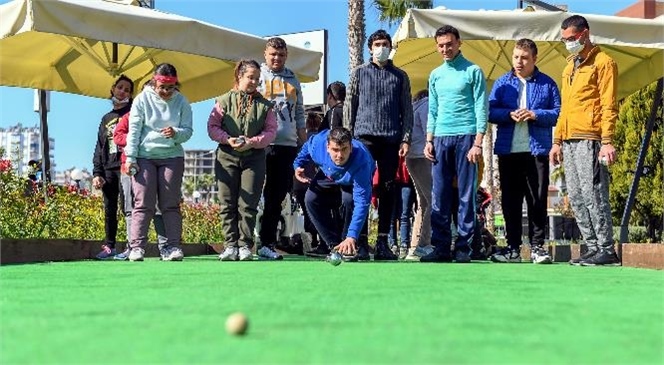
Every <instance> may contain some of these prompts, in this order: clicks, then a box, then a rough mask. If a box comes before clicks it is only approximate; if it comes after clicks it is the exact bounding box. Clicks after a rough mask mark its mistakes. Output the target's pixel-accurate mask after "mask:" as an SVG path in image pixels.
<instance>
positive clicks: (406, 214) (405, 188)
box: [387, 184, 415, 247]
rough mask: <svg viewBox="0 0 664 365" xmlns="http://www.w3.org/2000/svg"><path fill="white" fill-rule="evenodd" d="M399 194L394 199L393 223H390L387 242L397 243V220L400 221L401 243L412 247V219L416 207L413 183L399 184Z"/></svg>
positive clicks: (403, 245) (402, 245)
mask: <svg viewBox="0 0 664 365" xmlns="http://www.w3.org/2000/svg"><path fill="white" fill-rule="evenodd" d="M396 190H397V191H400V193H401V194H397V195H396V197H395V199H394V210H393V211H392V225H390V234H389V236H388V238H387V242H388V243H389V244H390V246H392V245H395V244H396V243H397V241H396V236H397V224H396V223H397V221H398V222H399V245H400V246H401V247H410V229H411V227H410V226H411V225H410V220H411V218H412V217H413V208H414V207H415V191H414V189H413V185H412V184H405V185H397V188H396Z"/></svg>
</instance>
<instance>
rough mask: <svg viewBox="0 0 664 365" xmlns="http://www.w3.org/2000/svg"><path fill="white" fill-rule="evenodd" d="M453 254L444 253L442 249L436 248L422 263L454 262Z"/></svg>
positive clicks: (421, 260)
mask: <svg viewBox="0 0 664 365" xmlns="http://www.w3.org/2000/svg"><path fill="white" fill-rule="evenodd" d="M452 261H454V260H453V258H452V254H451V253H450V252H449V250H448V251H444V250H443V249H441V248H438V247H436V248H435V249H434V250H433V251H431V253H430V254H428V255H426V256H422V257H421V258H420V262H452Z"/></svg>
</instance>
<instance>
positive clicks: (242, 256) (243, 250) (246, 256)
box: [238, 246, 254, 261]
mask: <svg viewBox="0 0 664 365" xmlns="http://www.w3.org/2000/svg"><path fill="white" fill-rule="evenodd" d="M238 256H239V260H240V261H252V260H253V259H254V254H253V253H251V250H250V249H249V247H247V246H242V247H240V249H239V250H238Z"/></svg>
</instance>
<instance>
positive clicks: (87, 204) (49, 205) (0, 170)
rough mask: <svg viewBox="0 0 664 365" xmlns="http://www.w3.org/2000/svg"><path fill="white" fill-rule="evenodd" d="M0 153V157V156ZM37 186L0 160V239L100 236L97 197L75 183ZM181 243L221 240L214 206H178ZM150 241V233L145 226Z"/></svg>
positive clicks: (121, 233)
mask: <svg viewBox="0 0 664 365" xmlns="http://www.w3.org/2000/svg"><path fill="white" fill-rule="evenodd" d="M0 157H1V156H0ZM46 190H47V192H48V193H47V195H48V198H47V199H46V198H45V197H44V190H43V188H42V187H38V186H35V185H34V184H33V183H31V182H30V181H29V180H27V179H25V178H22V177H20V176H17V175H16V173H14V171H13V169H12V167H11V164H10V163H9V161H8V160H2V159H0V237H2V238H13V239H27V238H32V239H35V238H36V239H56V238H57V239H82V240H99V241H101V240H103V239H104V207H103V199H102V198H101V197H100V196H95V195H92V194H90V193H89V191H87V190H85V189H81V190H80V191H79V190H78V189H76V187H75V186H71V185H66V186H55V185H47V186H46ZM181 209H182V216H183V237H182V239H183V241H184V242H186V243H220V242H222V235H221V226H220V219H219V206H218V205H211V206H204V205H200V204H195V205H194V204H182V207H181ZM118 221H119V222H120V223H119V227H118V236H117V240H118V242H123V241H126V239H127V237H126V233H125V232H126V228H125V227H126V226H125V220H124V216H123V215H122V214H121V213H118ZM149 232H150V233H149V234H150V241H151V242H156V234H155V232H154V230H153V229H150V231H149Z"/></svg>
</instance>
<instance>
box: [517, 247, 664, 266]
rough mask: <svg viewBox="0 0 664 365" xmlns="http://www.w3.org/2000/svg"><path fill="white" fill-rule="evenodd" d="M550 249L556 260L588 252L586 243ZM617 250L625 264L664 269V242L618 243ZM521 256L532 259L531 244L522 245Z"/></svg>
mask: <svg viewBox="0 0 664 365" xmlns="http://www.w3.org/2000/svg"><path fill="white" fill-rule="evenodd" d="M548 249H549V254H550V255H551V258H552V259H553V261H554V262H568V261H569V260H571V259H572V258H576V257H579V256H580V255H581V254H582V253H584V252H586V245H576V244H575V245H555V246H548ZM616 252H617V253H618V257H620V258H621V260H622V265H623V266H629V267H642V268H647V269H658V270H664V244H659V243H623V244H619V243H616ZM521 257H522V258H523V260H524V261H530V247H529V246H527V245H523V246H521Z"/></svg>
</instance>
